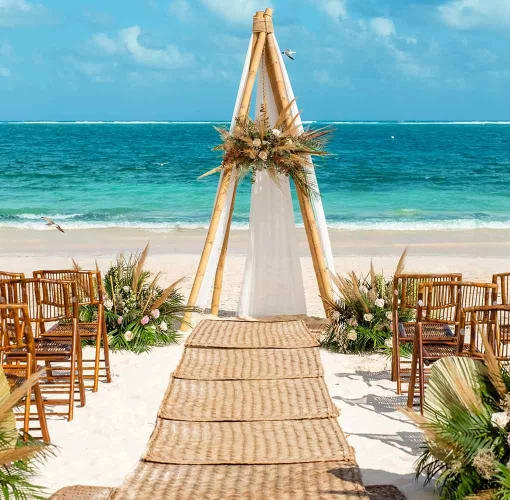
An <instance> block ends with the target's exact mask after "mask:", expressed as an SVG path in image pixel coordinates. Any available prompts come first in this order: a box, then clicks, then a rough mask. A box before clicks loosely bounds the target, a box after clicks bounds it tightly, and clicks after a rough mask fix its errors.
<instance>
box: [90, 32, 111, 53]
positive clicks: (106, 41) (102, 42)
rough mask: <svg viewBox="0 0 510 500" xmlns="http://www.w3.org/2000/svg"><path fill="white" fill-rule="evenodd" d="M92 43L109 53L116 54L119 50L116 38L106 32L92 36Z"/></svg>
mask: <svg viewBox="0 0 510 500" xmlns="http://www.w3.org/2000/svg"><path fill="white" fill-rule="evenodd" d="M91 43H92V44H94V45H95V46H96V47H98V48H99V49H101V51H103V52H106V53H107V54H115V52H117V43H116V42H115V40H112V39H111V38H110V37H109V36H108V35H105V34H104V33H96V34H95V35H94V36H93V37H92V39H91Z"/></svg>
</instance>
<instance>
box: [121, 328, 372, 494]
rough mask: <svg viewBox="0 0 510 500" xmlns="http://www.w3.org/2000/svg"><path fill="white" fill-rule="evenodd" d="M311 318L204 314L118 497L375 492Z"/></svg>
mask: <svg viewBox="0 0 510 500" xmlns="http://www.w3.org/2000/svg"><path fill="white" fill-rule="evenodd" d="M322 374H323V371H322V365H321V362H320V357H319V352H318V343H317V340H316V339H315V338H314V337H313V335H312V334H311V333H310V332H309V331H308V330H307V328H306V326H305V325H304V323H303V322H301V321H287V322H285V321H279V322H246V321H211V320H206V321H202V322H201V323H200V324H199V325H198V326H197V328H195V330H194V331H193V333H192V334H191V335H190V337H189V338H188V340H187V342H186V348H185V351H184V354H183V356H182V359H181V362H180V363H179V366H178V367H177V369H176V370H175V372H174V374H173V377H172V379H171V381H170V385H169V387H168V389H167V391H166V394H165V397H164V398H163V401H162V403H161V407H160V410H159V414H158V421H157V424H156V428H155V429H154V432H153V434H152V436H151V438H150V441H149V444H148V447H147V451H146V454H145V457H144V459H143V460H142V461H141V462H140V464H139V465H138V467H137V468H136V469H135V471H134V472H133V473H132V474H131V475H130V476H129V477H128V479H127V480H126V481H125V482H124V484H123V485H122V486H121V487H120V489H119V490H118V491H117V492H116V493H115V494H114V497H113V499H114V500H145V499H147V500H170V499H180V500H181V499H182V500H187V499H189V500H192V499H193V500H194V499H204V500H238V499H243V500H302V499H307V500H329V499H341V500H354V499H363V500H367V499H368V496H367V495H366V492H365V489H364V487H363V486H362V483H361V479H360V473H359V469H358V466H357V464H356V461H355V458H354V452H353V450H352V449H351V447H350V446H349V445H348V444H347V441H346V439H345V436H344V434H343V432H342V430H341V429H340V426H339V425H338V421H337V416H338V410H337V408H336V407H335V405H334V404H333V402H332V401H331V398H330V397H329V394H328V392H327V388H326V385H325V383H324V380H323V378H322Z"/></svg>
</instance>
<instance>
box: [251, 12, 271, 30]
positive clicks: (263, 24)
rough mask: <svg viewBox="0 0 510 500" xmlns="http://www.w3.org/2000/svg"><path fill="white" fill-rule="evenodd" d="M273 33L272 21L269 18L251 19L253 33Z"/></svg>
mask: <svg viewBox="0 0 510 500" xmlns="http://www.w3.org/2000/svg"><path fill="white" fill-rule="evenodd" d="M264 32H265V33H274V28H273V20H272V19H271V17H269V16H264V17H257V16H254V17H253V33H264Z"/></svg>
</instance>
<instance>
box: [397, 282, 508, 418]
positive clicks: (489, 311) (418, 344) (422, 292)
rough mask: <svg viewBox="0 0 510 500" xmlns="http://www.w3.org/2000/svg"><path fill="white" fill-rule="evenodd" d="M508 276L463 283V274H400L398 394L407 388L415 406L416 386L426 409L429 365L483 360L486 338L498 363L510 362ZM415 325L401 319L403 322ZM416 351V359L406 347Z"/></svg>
mask: <svg viewBox="0 0 510 500" xmlns="http://www.w3.org/2000/svg"><path fill="white" fill-rule="evenodd" d="M509 300H510V273H502V274H495V275H494V276H493V282H492V283H474V282H466V281H463V280H462V274H460V273H448V274H399V275H396V276H395V277H394V281H393V304H392V320H393V321H392V324H393V351H392V352H393V356H392V379H393V380H394V381H396V383H397V393H398V394H402V393H403V392H406V391H405V385H406V384H407V392H408V406H409V407H412V406H413V403H414V395H415V390H416V385H418V390H419V401H420V409H421V411H423V404H424V394H425V392H424V390H425V384H426V381H427V377H428V371H429V370H428V367H429V366H430V365H431V364H432V363H433V362H434V361H436V360H438V359H440V358H443V357H447V356H470V357H473V358H477V359H483V356H484V352H485V345H486V344H485V343H484V338H485V339H486V340H487V341H489V343H490V346H491V348H492V350H493V351H494V353H495V354H496V356H497V358H498V359H499V360H500V362H507V361H510V347H509V346H510V306H509ZM410 313H411V316H412V320H411V321H401V320H400V318H401V317H403V318H406V319H409V315H410ZM406 346H407V347H408V352H409V350H410V349H411V348H412V358H411V360H409V357H405V356H402V349H405V347H406Z"/></svg>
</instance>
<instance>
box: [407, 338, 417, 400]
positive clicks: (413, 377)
mask: <svg viewBox="0 0 510 500" xmlns="http://www.w3.org/2000/svg"><path fill="white" fill-rule="evenodd" d="M416 345H417V344H416V342H415V344H414V349H413V357H412V361H411V374H410V378H409V389H408V391H407V407H408V408H409V409H410V410H412V409H413V406H414V386H415V385H416V369H417V364H418V356H417V353H416Z"/></svg>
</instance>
